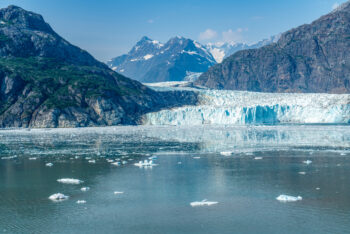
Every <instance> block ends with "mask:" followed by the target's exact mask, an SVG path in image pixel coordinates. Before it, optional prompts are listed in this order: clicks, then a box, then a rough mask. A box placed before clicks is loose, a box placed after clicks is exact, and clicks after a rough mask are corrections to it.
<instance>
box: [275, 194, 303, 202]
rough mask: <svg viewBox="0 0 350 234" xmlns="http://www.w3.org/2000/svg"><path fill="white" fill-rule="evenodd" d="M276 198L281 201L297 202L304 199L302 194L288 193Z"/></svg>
mask: <svg viewBox="0 0 350 234" xmlns="http://www.w3.org/2000/svg"><path fill="white" fill-rule="evenodd" d="M276 199H277V200H278V201H280V202H296V201H301V200H303V198H302V197H301V196H297V197H293V196H288V195H279V196H278V197H276Z"/></svg>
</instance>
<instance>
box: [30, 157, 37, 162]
mask: <svg viewBox="0 0 350 234" xmlns="http://www.w3.org/2000/svg"><path fill="white" fill-rule="evenodd" d="M36 159H37V158H36V157H31V158H29V160H32V161H33V160H36Z"/></svg>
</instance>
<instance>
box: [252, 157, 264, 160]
mask: <svg viewBox="0 0 350 234" xmlns="http://www.w3.org/2000/svg"><path fill="white" fill-rule="evenodd" d="M254 159H255V160H262V159H263V157H255V158H254Z"/></svg>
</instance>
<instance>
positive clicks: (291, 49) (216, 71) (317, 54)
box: [195, 2, 350, 93]
mask: <svg viewBox="0 0 350 234" xmlns="http://www.w3.org/2000/svg"><path fill="white" fill-rule="evenodd" d="M195 85H199V86H206V87H209V88H214V89H229V90H248V91H259V92H304V93H307V92H315V93H321V92H324V93H349V92H350V2H346V3H345V4H343V5H342V6H341V7H339V8H338V9H337V10H335V11H333V12H331V13H330V14H328V15H325V16H323V17H321V18H320V19H318V20H316V21H314V22H313V23H311V24H306V25H302V26H300V27H298V28H295V29H292V30H290V31H288V32H286V33H284V34H282V35H281V38H280V39H279V40H278V42H277V43H273V44H271V45H267V46H264V47H262V48H260V49H251V50H244V51H239V52H237V53H235V54H234V55H232V56H230V57H229V58H227V59H225V60H224V61H223V62H222V63H221V64H218V65H215V66H213V67H212V68H210V69H209V71H208V72H206V73H205V74H203V75H202V76H201V77H200V78H199V79H198V80H197V81H196V82H195Z"/></svg>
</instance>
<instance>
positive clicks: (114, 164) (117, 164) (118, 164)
mask: <svg viewBox="0 0 350 234" xmlns="http://www.w3.org/2000/svg"><path fill="white" fill-rule="evenodd" d="M111 164H112V165H113V166H120V165H121V163H120V162H114V163H111Z"/></svg>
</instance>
